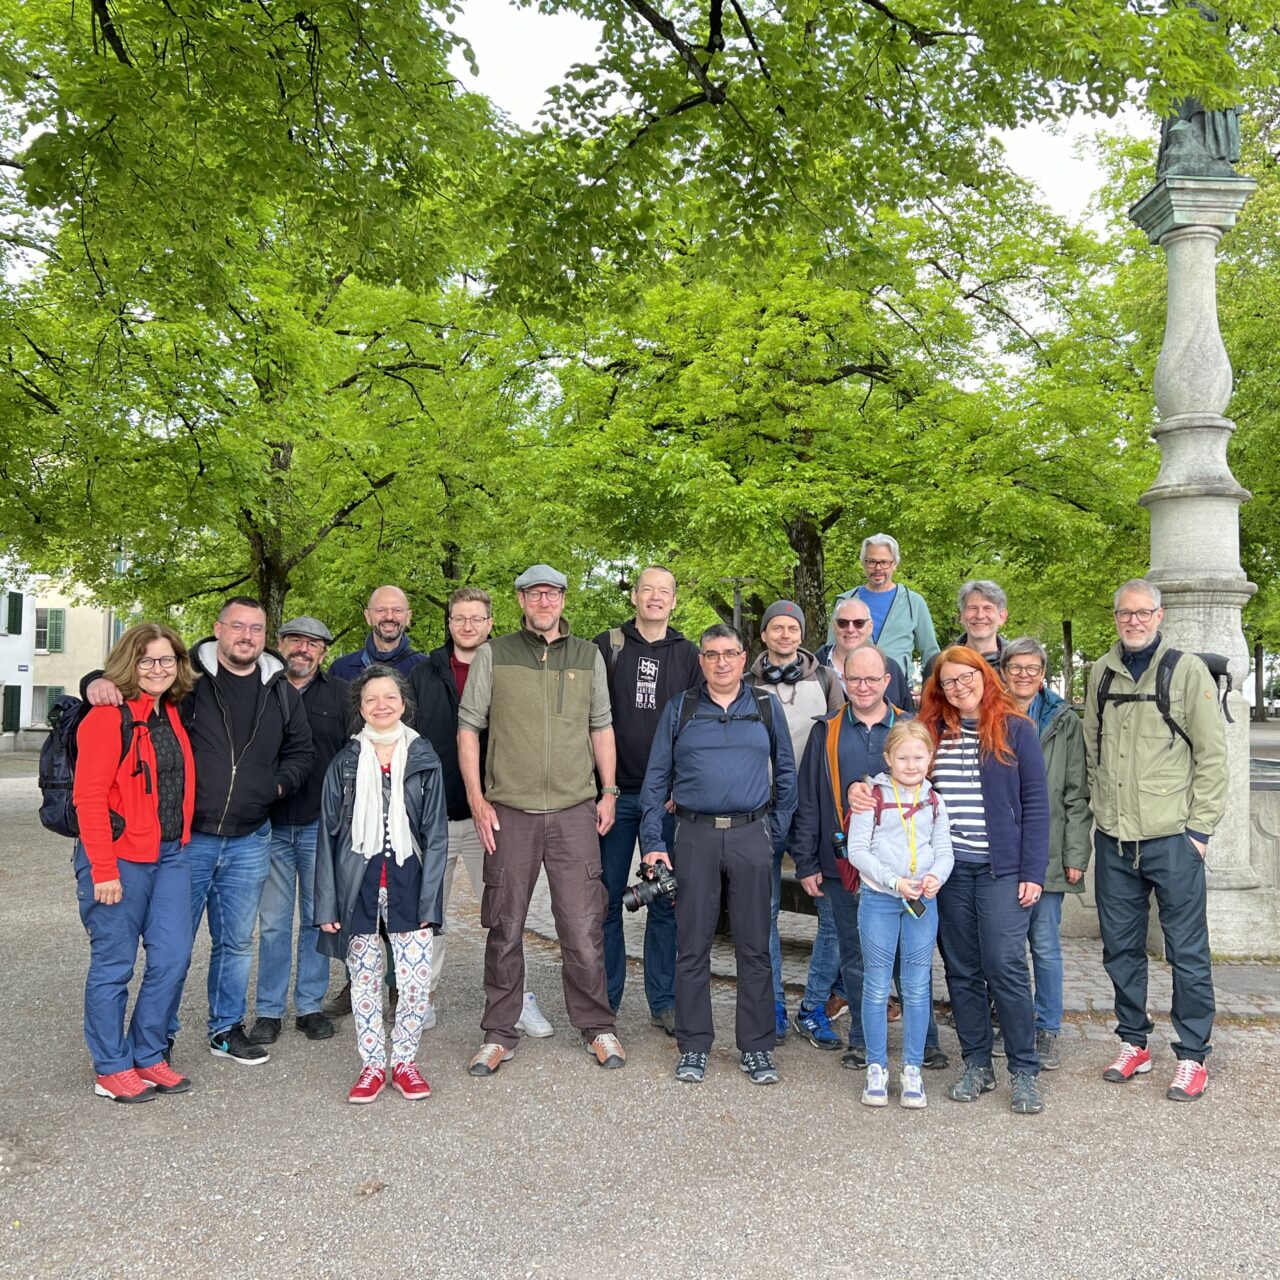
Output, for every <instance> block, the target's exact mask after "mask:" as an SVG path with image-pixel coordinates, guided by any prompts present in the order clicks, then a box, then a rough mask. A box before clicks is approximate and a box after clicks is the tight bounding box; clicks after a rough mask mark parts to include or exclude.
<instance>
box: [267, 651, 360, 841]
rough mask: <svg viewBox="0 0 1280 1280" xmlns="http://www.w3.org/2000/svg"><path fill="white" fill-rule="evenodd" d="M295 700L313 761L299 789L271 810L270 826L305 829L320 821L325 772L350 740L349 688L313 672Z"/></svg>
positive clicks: (334, 678)
mask: <svg viewBox="0 0 1280 1280" xmlns="http://www.w3.org/2000/svg"><path fill="white" fill-rule="evenodd" d="M286 678H287V677H286ZM290 687H291V688H292V686H290ZM298 696H299V697H301V699H302V706H303V709H304V710H305V711H306V713H307V724H308V726H310V729H311V742H312V746H313V748H314V750H315V758H314V759H313V760H312V762H311V769H310V771H309V772H308V773H307V777H306V780H305V781H304V782H303V784H302V786H301V787H299V788H298V790H297V791H295V792H294V793H293V794H292V795H288V796H282V797H281V798H280V799H279V800H277V801H276V802H275V804H273V805H272V806H271V822H272V825H278V826H286V827H305V826H308V825H309V824H311V823H312V822H315V821H316V820H317V819H318V818H319V817H320V792H321V791H322V790H323V788H324V775H325V770H326V769H328V767H329V761H331V760H332V759H333V757H334V756H336V755H337V754H338V752H339V751H341V750H342V744H343V743H344V742H346V740H347V739H348V738H349V737H350V736H351V735H350V734H349V733H348V732H347V730H348V728H349V727H350V720H351V705H350V701H349V700H350V696H351V686H350V684H348V683H347V681H345V680H344V679H342V677H341V676H335V675H334V674H333V673H332V672H330V671H317V672H316V675H315V679H314V680H312V681H311V683H310V684H308V685H307V687H306V688H305V689H303V690H302V692H301V693H300V694H299V695H298Z"/></svg>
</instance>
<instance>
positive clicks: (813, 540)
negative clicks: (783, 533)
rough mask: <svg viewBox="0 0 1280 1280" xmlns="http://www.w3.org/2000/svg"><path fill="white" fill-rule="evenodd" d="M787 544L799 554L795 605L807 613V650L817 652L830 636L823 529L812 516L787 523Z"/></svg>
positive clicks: (797, 555)
mask: <svg viewBox="0 0 1280 1280" xmlns="http://www.w3.org/2000/svg"><path fill="white" fill-rule="evenodd" d="M787 541H788V542H789V543H790V544H791V549H792V551H794V552H795V553H796V569H795V583H796V604H798V605H799V606H800V608H801V610H802V611H803V613H804V621H805V648H806V649H816V648H818V646H819V645H821V644H822V643H823V641H824V640H825V639H826V635H827V602H826V563H825V560H824V557H823V551H822V530H821V529H819V527H818V524H817V521H815V520H814V519H813V517H812V516H799V517H797V518H796V519H795V520H791V521H788V523H787Z"/></svg>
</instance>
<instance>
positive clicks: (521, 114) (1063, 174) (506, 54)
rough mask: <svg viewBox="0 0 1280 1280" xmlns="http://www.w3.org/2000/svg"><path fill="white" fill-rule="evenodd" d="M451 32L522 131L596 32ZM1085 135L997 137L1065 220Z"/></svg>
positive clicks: (1080, 208)
mask: <svg viewBox="0 0 1280 1280" xmlns="http://www.w3.org/2000/svg"><path fill="white" fill-rule="evenodd" d="M457 29H458V31H459V32H460V33H461V34H462V35H464V36H466V38H467V39H468V40H470V42H471V45H472V48H473V49H474V50H475V54H476V60H477V61H478V62H479V64H480V76H479V79H478V80H477V79H475V78H473V77H472V75H471V73H470V71H469V70H468V68H467V66H466V63H465V62H464V61H463V60H462V59H461V58H457V59H456V60H455V66H454V71H455V73H456V74H457V75H458V76H459V78H460V79H462V80H463V81H464V82H465V83H467V84H469V85H474V86H475V87H476V88H478V89H480V90H481V91H482V92H483V93H485V94H487V95H488V96H489V97H490V98H491V99H492V100H493V101H494V102H495V103H496V104H497V105H498V106H499V107H501V108H502V109H503V110H504V111H506V112H507V114H508V115H510V116H511V118H512V119H513V120H515V121H516V122H517V123H518V124H521V125H524V126H526V127H527V126H529V125H531V124H532V123H533V121H534V118H535V117H536V116H537V114H538V111H539V109H540V108H541V107H542V105H543V103H544V101H545V97H546V90H547V88H548V87H549V86H550V85H553V84H556V83H558V82H559V81H560V80H561V78H562V77H563V74H564V72H565V70H566V69H567V68H568V67H569V66H570V65H572V64H573V63H575V62H588V61H591V60H593V58H594V56H595V52H596V45H597V43H598V32H599V28H598V27H597V25H596V24H595V23H593V22H588V21H587V20H586V19H584V18H580V17H578V16H577V15H576V14H566V13H559V14H543V13H539V12H538V11H537V10H536V9H535V10H530V9H516V8H513V7H512V6H511V5H510V4H509V3H508V0H467V3H466V11H465V13H464V15H463V17H462V19H461V20H460V21H459V23H458V24H457ZM1130 119H1131V120H1132V121H1133V123H1132V124H1131V125H1130V127H1132V128H1144V127H1146V125H1145V124H1144V122H1143V120H1142V118H1141V117H1140V116H1138V115H1137V113H1134V114H1133V115H1132V116H1131V117H1130ZM1101 123H1102V124H1104V125H1105V124H1106V123H1107V122H1105V121H1104V122H1101ZM1093 128H1094V125H1093V124H1091V123H1090V122H1089V121H1086V120H1079V121H1074V122H1072V124H1071V125H1070V126H1068V128H1067V129H1066V130H1065V131H1064V132H1063V133H1061V134H1057V135H1055V134H1052V133H1050V132H1049V131H1048V130H1045V129H1041V128H1030V129H1022V130H1019V131H1018V132H1017V133H1015V134H1008V135H1002V137H1003V140H1004V143H1005V147H1006V149H1007V151H1008V154H1009V163H1010V165H1011V166H1012V168H1013V169H1014V170H1016V171H1017V172H1018V173H1021V174H1023V175H1024V176H1026V177H1028V178H1030V179H1031V180H1032V181H1034V182H1035V183H1036V184H1037V186H1039V188H1040V190H1041V191H1042V192H1043V193H1044V196H1045V199H1046V200H1047V201H1048V202H1049V205H1050V206H1051V207H1052V208H1053V209H1055V210H1056V211H1057V212H1059V213H1061V214H1064V215H1065V216H1068V217H1072V218H1076V217H1079V216H1080V215H1081V214H1082V213H1083V212H1084V209H1085V206H1086V205H1087V204H1088V202H1089V199H1090V197H1091V196H1092V195H1093V193H1094V192H1095V191H1096V189H1097V187H1098V185H1099V178H1098V173H1097V169H1096V168H1095V166H1094V165H1093V164H1092V163H1091V162H1089V161H1087V160H1080V159H1078V158H1077V157H1076V156H1075V154H1074V147H1075V144H1076V142H1077V141H1078V140H1079V139H1080V138H1083V137H1085V136H1086V135H1087V134H1089V133H1090V132H1092V131H1093Z"/></svg>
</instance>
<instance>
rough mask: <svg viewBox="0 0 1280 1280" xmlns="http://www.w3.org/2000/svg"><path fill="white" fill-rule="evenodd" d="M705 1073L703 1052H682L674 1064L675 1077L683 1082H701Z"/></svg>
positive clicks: (705, 1056)
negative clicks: (677, 1061)
mask: <svg viewBox="0 0 1280 1280" xmlns="http://www.w3.org/2000/svg"><path fill="white" fill-rule="evenodd" d="M706 1074H707V1055H706V1054H705V1053H682V1054H681V1055H680V1061H679V1063H678V1064H677V1065H676V1079H677V1080H682V1081H684V1083H685V1084H701V1083H702V1081H703V1079H704V1078H705V1077H706Z"/></svg>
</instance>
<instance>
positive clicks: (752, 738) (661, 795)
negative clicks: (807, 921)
mask: <svg viewBox="0 0 1280 1280" xmlns="http://www.w3.org/2000/svg"><path fill="white" fill-rule="evenodd" d="M767 696H768V697H769V699H770V700H771V701H772V703H773V746H772V749H771V748H770V743H769V730H768V729H767V728H766V727H765V724H764V721H763V720H762V719H761V718H760V711H759V708H758V707H757V706H756V700H755V697H754V696H753V694H752V692H751V690H750V689H749V688H747V686H746V685H745V684H744V685H742V686H741V687H740V688H739V689H738V694H737V697H735V698H734V700H733V701H732V702H731V703H730V704H729V706H728V707H727V708H725V707H721V706H720V705H719V703H717V702H713V701H712V700H711V697H710V695H709V694H708V693H707V691H706V688H705V687H700V688H699V689H696V690H694V689H689V690H687V691H686V692H685V693H684V694H682V695H680V696H679V697H675V698H672V699H671V701H670V702H668V703H667V705H666V707H664V708H663V711H662V715H661V717H660V718H659V720H658V729H657V732H656V733H655V734H654V736H653V747H652V749H651V750H650V752H649V765H648V768H646V770H645V774H644V786H643V787H642V788H641V790H640V804H641V807H642V809H643V816H642V817H641V819H640V851H641V853H654V852H656V851H659V850H661V851H662V852H664V853H669V852H670V850H669V849H668V848H667V846H666V842H665V841H664V840H663V839H662V819H663V818H664V817H665V816H666V810H665V808H664V806H665V805H666V802H667V797H668V796H670V797H671V798H672V799H674V800H675V802H676V804H678V805H679V806H680V807H681V808H682V809H691V810H692V811H693V812H694V813H709V814H718V813H750V812H752V811H753V810H755V809H763V808H764V807H765V806H766V805H768V804H769V803H770V795H771V794H772V793H774V792H775V791H776V798H775V799H774V801H773V807H772V810H771V812H770V815H769V824H770V826H771V828H772V834H773V839H774V843H775V844H776V843H777V842H778V841H779V840H781V839H782V837H783V836H784V835H785V834H786V832H787V829H788V828H789V827H790V825H791V815H792V813H793V812H794V811H795V807H796V762H795V756H794V754H793V753H792V750H791V735H790V734H789V733H788V732H787V720H786V717H785V716H784V715H783V711H782V704H781V703H780V702H779V701H778V700H777V698H775V697H774V696H773V694H772V693H769V694H768V695H767ZM694 697H696V698H697V699H698V706H697V710H696V711H695V712H694V716H693V719H692V720H690V721H689V722H688V724H686V725H685V727H684V728H683V729H681V730H680V735H679V737H677V736H676V727H677V725H678V724H679V718H680V708H681V706H682V705H683V701H684V699H685V698H694ZM735 717H737V718H735ZM770 761H772V764H773V784H772V787H771V785H770V781H769V765H770Z"/></svg>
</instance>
